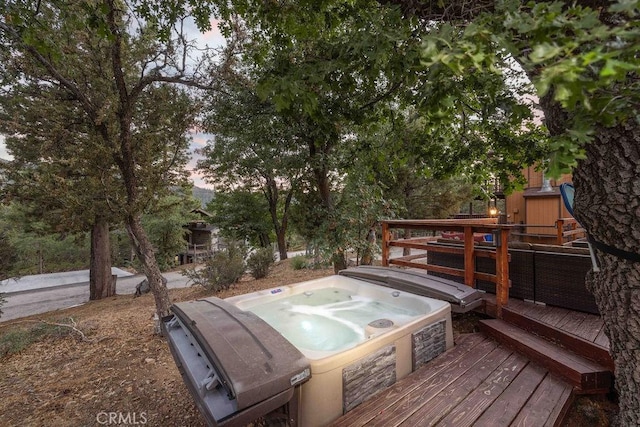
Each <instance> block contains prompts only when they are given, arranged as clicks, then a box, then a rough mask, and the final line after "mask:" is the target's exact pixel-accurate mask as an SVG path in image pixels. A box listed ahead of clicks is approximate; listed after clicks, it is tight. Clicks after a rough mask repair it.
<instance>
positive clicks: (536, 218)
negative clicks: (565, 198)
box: [505, 166, 580, 244]
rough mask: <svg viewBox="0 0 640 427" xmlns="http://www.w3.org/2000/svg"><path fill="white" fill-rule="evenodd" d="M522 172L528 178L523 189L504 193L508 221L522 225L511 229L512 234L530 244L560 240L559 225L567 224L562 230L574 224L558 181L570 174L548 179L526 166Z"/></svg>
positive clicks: (567, 180) (566, 178)
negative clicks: (516, 229)
mask: <svg viewBox="0 0 640 427" xmlns="http://www.w3.org/2000/svg"><path fill="white" fill-rule="evenodd" d="M523 173H524V176H525V178H526V179H527V184H526V185H525V188H524V190H523V191H517V192H514V193H512V194H510V195H508V196H506V202H505V206H506V214H507V217H508V222H509V223H513V224H522V228H521V229H520V230H518V231H514V232H513V233H512V237H515V238H518V239H519V240H522V241H526V242H531V243H554V244H555V243H560V242H558V224H560V226H561V227H566V228H567V230H565V231H568V229H569V228H571V227H575V225H573V224H572V218H571V215H570V214H569V212H568V211H567V209H566V208H565V206H564V203H563V202H562V196H561V194H560V184H562V183H565V182H571V175H563V176H562V177H560V179H558V180H554V179H548V178H546V177H545V176H544V173H543V172H542V171H537V170H536V168H535V167H534V166H530V167H528V168H527V169H525V170H524V171H523ZM563 224H564V225H563ZM572 236H573V237H580V236H578V235H572Z"/></svg>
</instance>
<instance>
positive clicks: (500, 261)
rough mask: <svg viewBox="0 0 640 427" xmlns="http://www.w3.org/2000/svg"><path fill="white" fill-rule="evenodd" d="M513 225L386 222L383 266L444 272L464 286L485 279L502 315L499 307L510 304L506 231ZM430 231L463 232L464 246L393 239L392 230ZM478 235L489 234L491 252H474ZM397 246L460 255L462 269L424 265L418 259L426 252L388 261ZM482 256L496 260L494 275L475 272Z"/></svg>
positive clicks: (486, 221) (491, 221)
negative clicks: (392, 248) (491, 288)
mask: <svg viewBox="0 0 640 427" xmlns="http://www.w3.org/2000/svg"><path fill="white" fill-rule="evenodd" d="M512 227H513V226H512V225H505V224H497V220H496V219H495V218H486V219H473V220H456V219H449V220H387V221H382V265H384V266H389V264H394V265H400V266H405V267H414V268H421V269H424V270H427V271H433V272H437V273H444V274H448V275H452V276H457V277H463V278H464V283H465V284H466V285H467V286H471V287H474V288H475V286H476V280H485V281H488V282H493V283H495V284H496V306H497V316H498V317H501V316H502V307H503V306H505V305H507V303H508V301H509V254H508V244H509V231H510V230H511V228H512ZM394 229H400V230H432V231H440V232H462V233H463V234H462V236H463V237H464V247H463V248H455V247H443V246H439V245H434V244H433V242H432V241H431V240H433V239H430V238H424V237H422V238H418V239H411V238H409V239H394V238H393V233H392V230H394ZM480 234H490V235H491V236H492V240H493V242H494V246H492V247H489V248H492V250H486V249H487V247H485V246H483V249H484V250H476V249H475V239H474V237H475V236H478V235H480ZM393 246H396V247H401V248H412V249H421V250H424V251H427V252H429V251H432V252H442V253H450V254H458V255H463V257H464V269H457V268H452V267H444V266H441V265H432V264H428V261H427V262H417V260H420V259H425V258H427V253H421V254H415V255H408V256H402V257H398V258H393V259H392V258H390V256H389V255H390V248H391V247H393ZM477 257H485V258H491V259H495V261H496V274H488V273H481V272H478V271H476V258H477Z"/></svg>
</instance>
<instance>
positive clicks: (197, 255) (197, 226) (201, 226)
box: [178, 209, 219, 264]
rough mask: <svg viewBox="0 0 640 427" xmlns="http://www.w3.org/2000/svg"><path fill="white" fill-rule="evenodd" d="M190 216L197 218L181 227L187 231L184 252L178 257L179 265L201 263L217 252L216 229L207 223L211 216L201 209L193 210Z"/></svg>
mask: <svg viewBox="0 0 640 427" xmlns="http://www.w3.org/2000/svg"><path fill="white" fill-rule="evenodd" d="M191 213H192V214H196V215H198V216H199V218H198V219H195V220H192V221H191V222H189V223H188V224H185V225H183V226H182V227H183V228H184V229H185V230H186V231H187V232H186V233H185V240H186V242H187V244H186V248H185V251H184V252H183V253H181V254H179V255H178V258H179V261H180V264H191V263H193V262H201V261H203V260H204V259H206V258H209V257H210V256H211V254H213V252H214V251H216V250H218V245H219V240H218V228H217V227H216V226H214V225H212V224H211V223H210V222H209V221H210V220H211V218H212V215H211V214H210V213H208V212H207V211H205V210H203V209H194V210H192V211H191Z"/></svg>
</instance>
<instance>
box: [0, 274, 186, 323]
mask: <svg viewBox="0 0 640 427" xmlns="http://www.w3.org/2000/svg"><path fill="white" fill-rule="evenodd" d="M163 275H164V277H166V278H167V287H169V288H185V287H187V286H190V284H191V283H189V282H188V279H187V278H186V277H184V276H183V275H181V274H180V273H179V272H169V273H164V274H163ZM144 278H145V277H144V276H143V275H135V276H127V277H118V280H117V282H116V293H118V294H119V295H126V294H131V295H133V294H134V293H135V291H136V285H137V284H138V283H140V282H141V281H142V280H144ZM0 291H3V289H2V287H0ZM6 300H7V302H6V303H5V305H3V306H2V317H0V322H5V321H7V320H12V319H17V318H20V317H24V316H30V315H33V314H40V313H46V312H48V311H53V310H60V309H63V308H69V307H73V306H76V305H80V304H84V303H86V302H88V301H89V282H81V283H74V284H65V285H61V286H53V287H45V288H41V289H31V290H26V291H21V292H17V293H8V294H7V295H6Z"/></svg>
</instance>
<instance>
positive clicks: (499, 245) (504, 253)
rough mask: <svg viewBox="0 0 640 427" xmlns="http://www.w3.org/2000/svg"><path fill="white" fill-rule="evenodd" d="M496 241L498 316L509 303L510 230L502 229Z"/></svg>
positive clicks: (500, 316) (500, 315) (499, 316)
mask: <svg viewBox="0 0 640 427" xmlns="http://www.w3.org/2000/svg"><path fill="white" fill-rule="evenodd" d="M496 237H498V239H496V242H495V243H496V316H497V317H498V318H499V319H501V318H502V307H503V306H506V305H507V304H508V303H509V284H510V281H509V230H508V229H504V228H503V229H500V230H499V232H498V233H497V236H496Z"/></svg>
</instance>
